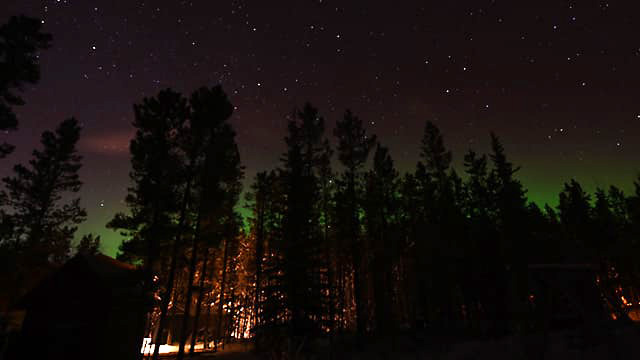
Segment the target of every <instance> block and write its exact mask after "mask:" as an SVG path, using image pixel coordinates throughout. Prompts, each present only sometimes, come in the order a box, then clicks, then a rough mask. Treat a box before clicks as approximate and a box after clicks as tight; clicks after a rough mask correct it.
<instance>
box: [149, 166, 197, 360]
mask: <svg viewBox="0 0 640 360" xmlns="http://www.w3.org/2000/svg"><path fill="white" fill-rule="evenodd" d="M190 195H191V179H189V181H188V182H187V187H186V188H185V191H184V196H183V199H182V208H181V209H180V220H179V221H178V233H177V234H176V237H175V239H174V241H173V249H172V252H171V265H170V266H169V278H168V279H167V289H166V291H165V293H164V296H163V297H162V307H161V309H160V320H159V321H158V331H157V333H156V338H155V339H154V342H153V343H154V344H155V347H154V349H153V360H158V358H159V357H160V344H159V341H160V338H161V337H162V332H163V331H164V327H165V326H166V324H165V323H166V321H167V310H168V309H169V299H170V297H171V293H172V292H173V282H174V279H175V274H176V267H177V262H178V251H179V250H180V243H181V242H182V230H183V227H184V223H185V219H186V217H187V207H188V204H189V199H190V197H191V196H190Z"/></svg>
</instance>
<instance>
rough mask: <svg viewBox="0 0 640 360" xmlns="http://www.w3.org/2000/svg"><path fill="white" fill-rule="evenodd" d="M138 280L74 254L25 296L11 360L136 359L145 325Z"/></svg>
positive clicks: (97, 258) (115, 266) (121, 266)
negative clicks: (18, 333)
mask: <svg viewBox="0 0 640 360" xmlns="http://www.w3.org/2000/svg"><path fill="white" fill-rule="evenodd" d="M142 289H143V287H142V274H141V272H140V271H139V270H138V269H136V268H135V267H133V266H131V265H129V264H125V263H122V262H120V261H117V260H115V259H112V258H110V257H108V256H105V255H101V254H98V255H84V254H79V255H76V256H75V257H73V258H72V259H71V260H69V261H68V262H67V263H66V264H65V265H63V266H62V267H61V268H60V269H58V270H57V271H56V272H55V273H53V274H52V275H51V276H50V277H48V278H47V279H45V280H44V281H43V282H42V283H40V285H38V286H37V287H36V288H35V289H34V290H32V291H31V292H29V293H28V294H27V295H26V296H25V297H24V298H23V299H22V301H20V303H19V304H18V307H19V308H20V309H21V310H23V311H24V312H25V316H24V320H23V323H22V329H21V332H20V335H19V337H18V339H17V340H16V341H14V342H12V343H11V344H10V345H9V349H8V353H7V355H8V356H7V358H8V359H10V360H12V359H31V358H35V359H67V360H73V359H105V360H107V359H109V360H112V359H137V358H139V356H140V347H141V344H142V337H143V332H144V322H145V305H146V304H145V297H144V296H143V290H142Z"/></svg>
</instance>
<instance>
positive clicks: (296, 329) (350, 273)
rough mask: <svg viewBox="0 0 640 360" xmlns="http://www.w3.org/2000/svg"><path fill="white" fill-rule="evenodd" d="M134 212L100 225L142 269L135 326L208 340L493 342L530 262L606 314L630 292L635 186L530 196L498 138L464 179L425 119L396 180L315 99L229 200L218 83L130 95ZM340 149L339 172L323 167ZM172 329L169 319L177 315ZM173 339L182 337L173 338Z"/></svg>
mask: <svg viewBox="0 0 640 360" xmlns="http://www.w3.org/2000/svg"><path fill="white" fill-rule="evenodd" d="M134 109H135V115H136V118H135V120H134V126H135V127H136V129H137V133H136V137H135V139H134V140H133V141H132V143H131V153H132V165H133V166H132V167H133V171H132V173H131V177H132V184H133V185H132V187H131V189H130V191H129V196H128V197H127V203H128V204H129V209H130V214H127V215H124V214H120V215H118V216H116V218H115V219H114V220H113V221H112V223H111V225H110V226H112V227H114V228H118V229H121V230H122V231H123V234H124V235H126V236H127V239H128V240H126V241H125V242H124V243H123V245H122V246H121V254H120V257H121V258H122V259H128V260H130V261H134V262H136V261H139V262H140V263H141V264H144V266H145V268H146V269H147V271H148V279H149V280H148V288H147V291H149V292H151V293H155V294H156V295H157V297H158V298H159V300H158V302H157V303H156V305H155V306H152V308H151V312H150V317H149V326H148V333H147V335H146V336H147V337H151V336H153V337H154V341H155V342H156V343H164V341H165V340H166V339H167V337H170V338H172V339H174V340H173V342H176V343H179V344H180V349H181V353H182V351H184V350H183V349H184V346H185V344H187V343H188V341H187V340H191V341H190V342H191V346H190V349H192V348H193V345H195V343H200V342H205V344H206V345H205V346H208V345H209V343H210V342H211V341H213V344H214V345H213V346H216V345H217V344H218V343H220V342H222V343H224V342H227V341H229V340H230V339H231V338H244V337H250V336H255V338H256V341H257V342H258V346H259V347H261V346H262V347H264V348H269V347H272V346H274V343H273V341H276V340H274V338H278V337H282V336H285V337H287V338H289V339H293V341H294V342H295V341H300V343H302V339H307V338H309V337H315V338H320V337H325V336H327V335H330V336H334V335H336V334H355V335H357V338H358V339H362V338H364V337H365V336H371V335H380V336H392V335H394V334H399V333H403V332H407V331H409V332H413V333H415V332H421V333H431V334H432V335H434V336H437V337H441V338H442V339H443V341H445V340H446V339H454V338H456V337H458V336H496V337H497V336H503V335H507V334H514V333H522V332H526V331H529V330H530V329H531V327H532V326H533V325H532V322H531V307H532V306H535V301H534V300H533V295H532V293H531V292H532V286H531V284H529V271H530V269H529V266H530V265H532V264H590V265H591V266H596V267H597V268H598V269H600V270H599V272H598V274H597V279H593V281H594V283H595V282H596V280H597V285H598V288H599V291H601V293H602V295H603V299H604V300H603V301H602V307H603V311H605V312H606V313H608V314H610V316H611V317H616V318H623V317H626V316H627V313H628V312H629V311H630V310H632V309H633V307H632V306H630V305H629V304H636V303H638V301H640V298H638V295H637V294H636V292H635V291H636V290H635V289H637V286H638V275H639V272H638V271H639V269H638V266H637V265H636V263H635V262H634V261H633V257H632V256H630V254H634V253H637V250H638V249H637V246H638V245H637V240H636V239H637V238H638V234H639V232H640V182H638V183H636V184H635V185H636V186H635V189H636V192H635V193H634V194H629V195H626V194H623V192H622V191H621V190H620V189H618V188H616V187H611V188H610V189H607V190H603V189H599V190H597V192H596V193H595V194H594V195H593V198H591V197H590V195H588V194H586V193H585V192H584V191H583V190H582V188H581V186H580V184H579V183H577V182H576V181H575V180H571V181H570V182H569V183H567V184H566V185H565V187H564V189H562V191H561V192H560V194H559V205H558V206H557V207H556V208H551V207H550V206H545V207H544V208H543V209H541V208H539V207H538V206H537V205H536V204H535V203H531V202H528V201H527V197H526V190H525V189H524V187H523V185H522V184H521V182H520V181H519V180H518V179H517V176H516V175H517V171H518V169H519V168H518V167H517V166H515V165H514V164H512V163H511V161H510V160H509V158H508V156H507V155H506V152H505V149H504V147H503V146H502V144H501V142H500V139H499V138H498V137H497V136H496V135H494V134H490V136H488V141H490V143H491V152H490V153H488V154H478V153H476V152H474V151H472V150H469V151H468V152H467V153H466V154H465V155H464V168H463V169H460V170H461V173H460V174H459V173H458V172H456V170H455V169H453V167H452V166H451V162H452V153H451V152H450V151H449V150H448V149H447V147H446V145H445V141H444V137H443V135H442V134H441V133H440V131H439V129H438V128H437V127H436V125H435V124H433V123H431V122H426V124H425V128H424V133H423V136H422V140H421V142H420V144H417V145H416V150H417V151H419V153H420V161H419V162H418V163H417V164H416V167H415V169H414V170H413V171H409V172H405V173H403V174H401V173H400V172H399V171H398V170H397V169H396V168H395V166H394V162H393V158H392V154H391V153H390V152H389V150H388V149H387V148H386V147H385V146H384V144H381V143H380V142H379V141H378V138H377V137H376V136H375V135H372V134H367V133H366V131H365V129H364V127H363V122H362V121H361V120H360V119H359V118H358V117H357V116H356V115H354V114H353V113H351V112H350V111H346V112H345V114H344V117H343V118H342V119H339V120H338V121H337V123H336V128H335V129H333V134H334V136H335V143H336V144H337V147H336V148H335V149H333V148H332V146H331V143H332V141H331V139H330V138H329V137H328V136H327V133H328V131H327V129H325V121H324V119H323V117H322V116H321V115H320V114H319V112H318V110H317V109H316V108H314V107H313V106H312V105H310V104H306V105H305V106H304V107H303V108H302V109H300V110H299V111H296V112H295V113H294V114H293V116H292V117H291V118H290V119H289V120H288V132H287V134H286V136H285V137H284V141H285V144H286V151H285V152H284V154H283V155H282V157H281V165H280V166H279V167H277V168H275V169H273V170H270V171H265V172H259V173H258V174H257V175H256V177H255V179H254V181H253V184H252V186H251V188H250V191H249V192H248V193H247V206H249V209H250V211H251V216H250V218H249V219H248V230H246V229H245V228H244V227H243V226H242V221H241V220H240V219H239V216H238V214H237V212H236V208H237V205H238V197H239V194H240V191H241V189H240V181H241V178H242V167H241V166H240V162H239V158H238V152H237V146H236V143H235V140H234V132H233V130H232V129H231V127H230V125H229V124H228V122H227V120H228V119H229V117H230V115H231V109H232V107H231V105H230V103H229V102H228V100H227V98H226V95H224V93H223V91H222V89H221V88H220V87H214V88H202V89H199V90H197V91H195V92H194V94H193V95H192V96H191V97H190V98H188V99H187V98H184V97H182V95H180V94H178V93H175V92H174V91H172V90H165V91H162V92H160V93H159V94H158V95H157V96H156V97H152V98H148V99H145V100H144V101H143V102H142V103H141V104H139V105H136V106H135V107H134ZM334 158H336V159H337V164H338V166H337V167H335V168H333V167H332V166H331V164H332V163H336V162H333V161H332V160H333V159H334ZM176 324H178V325H176ZM175 339H177V340H175Z"/></svg>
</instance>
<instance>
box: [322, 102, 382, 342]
mask: <svg viewBox="0 0 640 360" xmlns="http://www.w3.org/2000/svg"><path fill="white" fill-rule="evenodd" d="M333 134H334V135H335V136H336V138H337V139H338V148H337V150H338V160H340V163H341V164H342V166H343V167H344V168H345V170H344V172H343V174H342V175H341V180H340V184H341V186H340V189H339V190H338V192H337V197H339V198H340V201H339V202H337V203H338V204H339V207H338V208H337V209H336V212H337V220H338V221H339V223H338V224H337V229H336V231H337V232H338V234H337V236H338V237H339V238H340V241H343V242H345V246H346V247H347V249H348V251H349V254H350V256H351V265H352V267H353V279H354V280H353V292H354V299H355V310H356V311H355V312H356V332H357V334H358V335H362V334H364V332H365V330H366V310H365V308H366V305H365V301H364V298H363V294H364V289H363V284H364V279H363V275H364V266H365V258H366V253H365V251H366V250H365V245H364V244H363V243H362V234H361V219H360V209H361V208H362V195H361V191H362V185H361V181H362V168H363V166H364V164H365V162H366V161H367V158H368V157H369V152H370V151H371V149H372V148H373V146H374V145H375V143H376V137H375V136H370V137H369V136H367V135H366V131H365V129H364V127H363V124H362V120H361V119H359V118H358V117H356V116H354V115H353V114H352V113H351V111H349V110H347V111H346V112H345V114H344V117H343V118H342V119H341V120H339V121H338V122H337V123H336V128H335V129H334V131H333Z"/></svg>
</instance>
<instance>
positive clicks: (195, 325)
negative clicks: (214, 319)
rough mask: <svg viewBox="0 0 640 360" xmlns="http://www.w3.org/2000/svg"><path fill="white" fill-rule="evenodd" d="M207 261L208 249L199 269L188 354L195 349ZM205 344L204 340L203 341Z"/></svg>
mask: <svg viewBox="0 0 640 360" xmlns="http://www.w3.org/2000/svg"><path fill="white" fill-rule="evenodd" d="M207 260H209V249H207V250H206V251H205V254H204V259H203V260H202V267H201V268H200V292H199V293H198V300H197V302H196V315H195V317H194V319H193V336H192V337H191V347H190V348H189V354H190V355H191V354H193V353H194V352H195V348H196V336H197V334H198V320H199V319H200V311H201V307H202V299H203V298H204V279H205V277H206V275H207ZM205 342H206V339H205Z"/></svg>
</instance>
